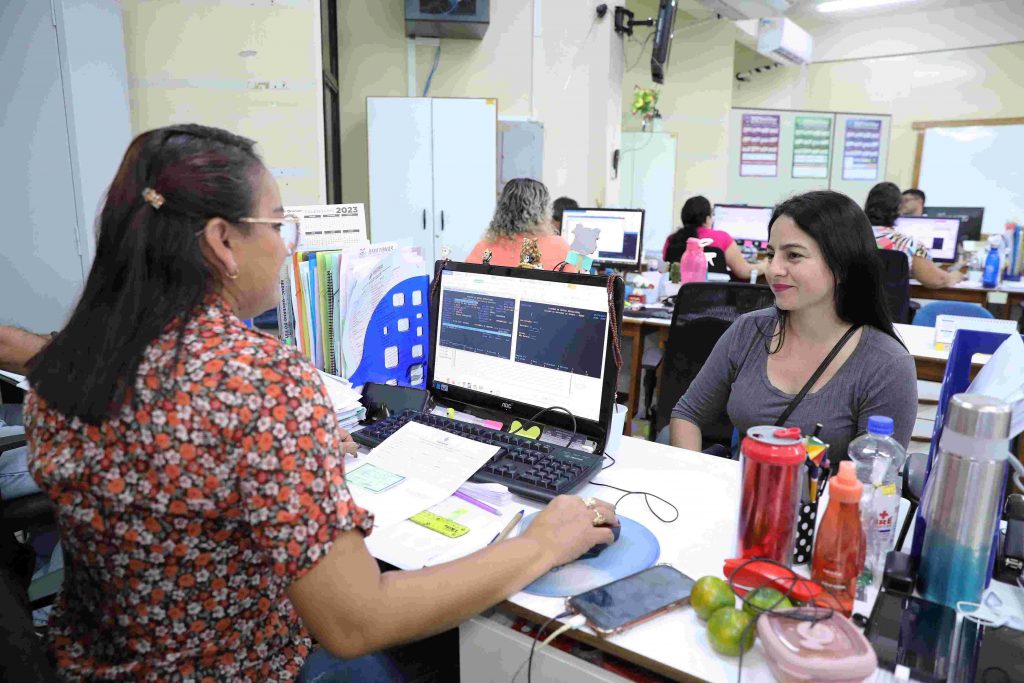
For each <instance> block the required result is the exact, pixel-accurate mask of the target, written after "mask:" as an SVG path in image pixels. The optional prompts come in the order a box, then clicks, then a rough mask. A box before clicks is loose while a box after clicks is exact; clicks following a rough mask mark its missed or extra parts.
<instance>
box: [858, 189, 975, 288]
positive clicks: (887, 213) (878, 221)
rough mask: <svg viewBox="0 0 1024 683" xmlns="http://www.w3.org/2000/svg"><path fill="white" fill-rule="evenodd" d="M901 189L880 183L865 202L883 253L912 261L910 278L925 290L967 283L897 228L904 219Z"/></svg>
mask: <svg viewBox="0 0 1024 683" xmlns="http://www.w3.org/2000/svg"><path fill="white" fill-rule="evenodd" d="M902 196H903V195H902V194H900V188H899V187H897V186H896V184H895V183H890V182H883V183H878V184H877V185H875V186H874V187H872V188H871V191H870V192H868V198H867V199H866V200H865V201H864V213H865V214H867V217H868V220H869V221H871V229H872V230H873V231H874V234H875V243H876V244H877V245H878V248H879V249H891V250H893V251H899V252H903V253H904V254H906V255H907V259H908V260H909V261H910V276H911V277H913V278H916V279H917V281H918V282H920V283H921V284H922V285H924V286H925V287H930V288H932V289H940V288H942V287H952V286H953V285H955V284H956V283H958V282H960V281H961V280H963V279H964V275H963V273H961V272H960V271H945V270H943V269H941V268H939V267H938V266H937V265H935V262H934V261H932V258H931V255H930V254H929V252H928V248H927V247H926V246H925V245H923V244H921V243H920V242H918V241H917V240H916V239H914V238H913V237H911V236H910V235H905V234H903V233H901V232H899V231H898V230H896V228H895V227H894V226H895V225H896V219H897V218H899V217H900V202H901V201H902Z"/></svg>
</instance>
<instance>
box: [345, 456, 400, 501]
mask: <svg viewBox="0 0 1024 683" xmlns="http://www.w3.org/2000/svg"><path fill="white" fill-rule="evenodd" d="M403 479H405V477H403V476H402V475H400V474H395V473H393V472H388V471H387V470H384V469H381V468H379V467H377V466H376V465H374V464H373V463H369V462H367V463H363V464H362V465H360V466H359V467H357V468H355V469H354V470H349V471H348V472H346V473H345V481H346V482H348V483H349V484H350V485H352V486H358V487H359V488H361V489H366V490H367V491H370V492H372V493H380V492H381V491H386V490H388V489H389V488H391V487H392V486H394V485H395V484H398V483H399V482H401V481H402V480H403Z"/></svg>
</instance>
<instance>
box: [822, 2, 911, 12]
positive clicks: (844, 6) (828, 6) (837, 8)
mask: <svg viewBox="0 0 1024 683" xmlns="http://www.w3.org/2000/svg"><path fill="white" fill-rule="evenodd" d="M900 2H909V0H826V2H821V3H818V6H817V8H816V9H817V10H818V11H819V12H844V11H846V10H851V9H869V8H872V7H882V6H883V5H895V4H896V3H900Z"/></svg>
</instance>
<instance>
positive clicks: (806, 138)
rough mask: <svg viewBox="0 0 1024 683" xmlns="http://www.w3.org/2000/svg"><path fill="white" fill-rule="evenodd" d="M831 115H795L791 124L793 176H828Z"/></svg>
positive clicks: (830, 150)
mask: <svg viewBox="0 0 1024 683" xmlns="http://www.w3.org/2000/svg"><path fill="white" fill-rule="evenodd" d="M831 152H832V117H831V116H797V117H796V121H795V122H794V124H793V177H794V178H828V166H829V159H830V158H831Z"/></svg>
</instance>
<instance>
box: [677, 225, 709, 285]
mask: <svg viewBox="0 0 1024 683" xmlns="http://www.w3.org/2000/svg"><path fill="white" fill-rule="evenodd" d="M707 279H708V262H707V259H705V258H704V250H703V249H701V247H700V240H698V239H697V238H696V237H690V238H689V239H687V240H686V251H685V252H683V257H682V258H681V259H679V283H680V284H682V285H685V284H686V283H687V282H704V281H705V280H707Z"/></svg>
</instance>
